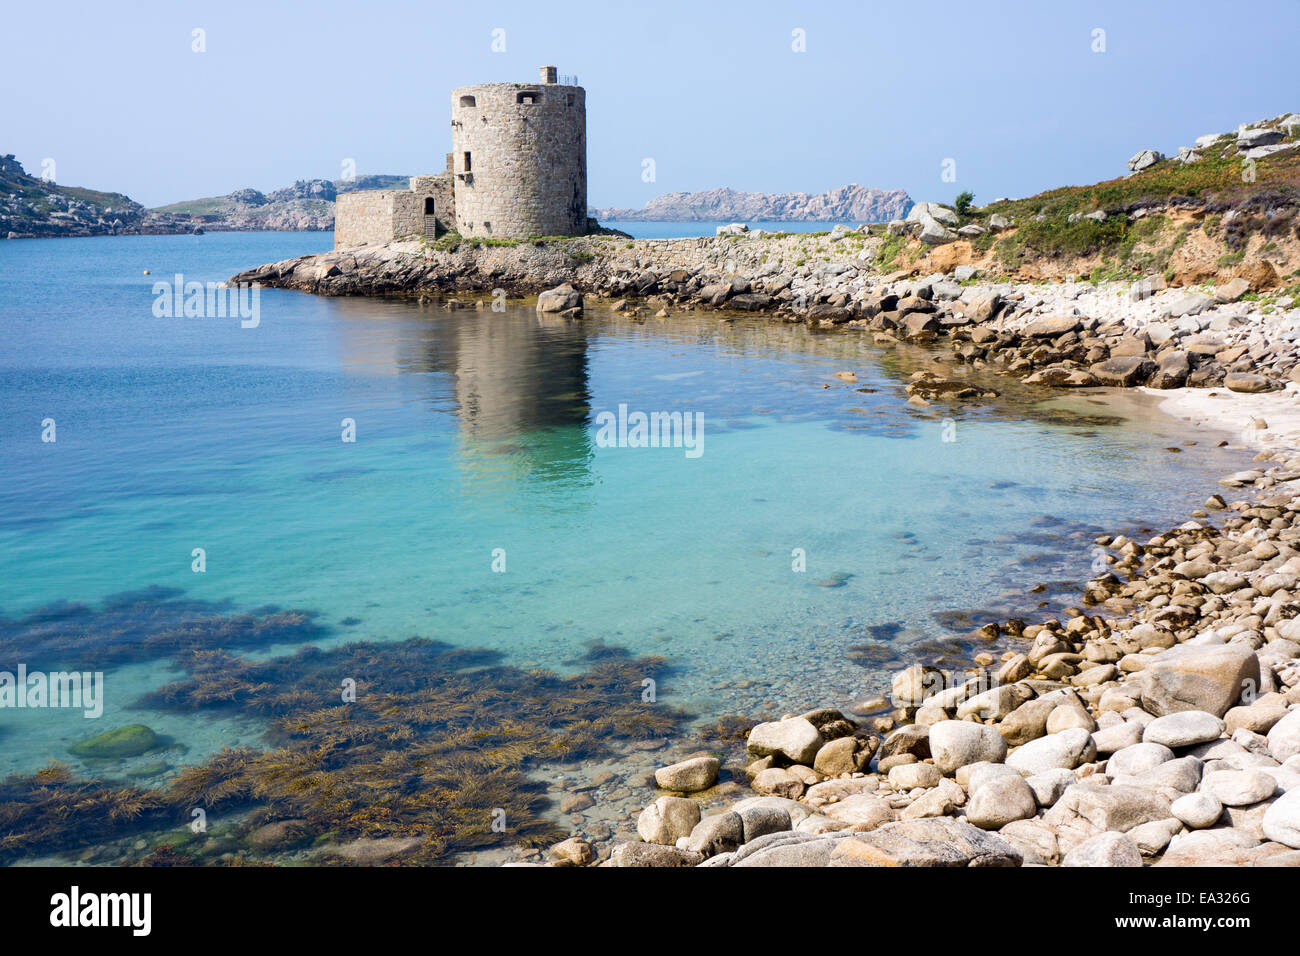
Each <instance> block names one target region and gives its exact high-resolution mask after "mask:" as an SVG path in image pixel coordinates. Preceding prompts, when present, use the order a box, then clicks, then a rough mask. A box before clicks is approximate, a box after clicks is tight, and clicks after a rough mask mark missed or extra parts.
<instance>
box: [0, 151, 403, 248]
mask: <svg viewBox="0 0 1300 956" xmlns="http://www.w3.org/2000/svg"><path fill="white" fill-rule="evenodd" d="M408 181H409V177H407V176H393V175H375V176H359V177H357V178H355V179H351V180H337V181H330V180H328V179H300V180H298V181H297V182H295V183H294V184H293V185H291V186H286V187H284V188H283V189H277V190H275V191H274V192H271V193H262V192H260V191H258V190H256V189H238V190H235V191H234V192H232V193H228V194H227V195H225V196H217V197H211V198H206V199H194V200H188V201H185V202H179V203H172V204H170V205H167V206H160V207H157V208H154V209H148V208H146V207H144V206H142V205H141V204H140V203H138V202H135V201H134V200H133V199H131V198H130V197H129V196H126V195H123V194H122V193H106V192H99V191H96V190H93V189H83V188H81V187H77V186H61V185H59V184H58V183H56V182H50V181H47V180H44V179H41V178H39V177H36V176H32V175H30V174H28V173H27V171H26V170H25V169H23V166H22V164H21V163H20V162H18V160H17V159H16V158H15V157H14V156H13V155H12V154H9V155H5V156H0V238H8V239H37V238H55V237H75V236H114V235H175V234H182V233H191V232H192V233H201V232H209V231H211V232H317V231H320V232H327V231H329V230H330V229H333V228H334V201H335V199H336V198H337V197H338V194H339V193H345V192H351V191H353V190H358V189H393V188H397V189H405V188H406V186H407V183H408Z"/></svg>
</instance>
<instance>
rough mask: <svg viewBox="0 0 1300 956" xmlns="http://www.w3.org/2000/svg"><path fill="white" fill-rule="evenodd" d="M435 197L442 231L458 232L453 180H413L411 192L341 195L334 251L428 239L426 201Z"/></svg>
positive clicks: (369, 191)
mask: <svg viewBox="0 0 1300 956" xmlns="http://www.w3.org/2000/svg"><path fill="white" fill-rule="evenodd" d="M428 196H432V197H433V200H434V218H435V220H436V221H437V223H438V229H439V231H441V232H446V231H449V230H452V229H455V228H456V200H455V196H454V192H453V190H452V185H451V177H450V176H448V175H447V174H446V173H442V174H439V175H437V176H412V177H411V188H410V189H409V190H401V189H364V190H358V191H356V192H349V193H340V194H339V197H338V200H337V201H336V202H335V204H334V248H335V249H347V248H351V247H353V246H364V245H373V244H376V243H385V242H392V241H393V240H394V239H404V238H406V237H408V236H423V235H424V200H425V198H426V197H428Z"/></svg>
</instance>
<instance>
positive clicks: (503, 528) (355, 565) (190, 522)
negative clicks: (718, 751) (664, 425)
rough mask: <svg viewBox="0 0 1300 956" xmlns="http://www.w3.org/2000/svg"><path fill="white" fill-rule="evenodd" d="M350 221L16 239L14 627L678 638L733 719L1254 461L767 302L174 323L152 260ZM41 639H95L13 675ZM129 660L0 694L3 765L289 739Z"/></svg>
mask: <svg viewBox="0 0 1300 956" xmlns="http://www.w3.org/2000/svg"><path fill="white" fill-rule="evenodd" d="M330 241H331V238H330V236H329V235H328V234H284V233H278V234H252V235H250V234H233V233H232V234H210V235H206V236H202V237H120V238H102V239H69V240H21V241H10V242H4V243H0V334H2V335H3V337H4V348H3V350H0V631H7V632H8V634H9V635H10V636H11V637H12V635H14V634H26V633H34V627H35V625H34V623H33V622H37V623H39V622H40V621H41V620H42V619H43V618H42V615H47V614H50V613H52V612H51V611H50V610H49V609H50V608H51V607H52V606H53V607H55V608H57V607H60V606H62V605H61V602H82V603H84V604H86V605H88V606H89V608H90V609H91V610H92V611H98V610H101V609H103V608H104V602H105V601H106V600H109V599H111V598H112V597H113V596H114V595H119V594H121V593H123V592H132V591H140V590H142V589H147V588H162V589H168V591H167V592H165V593H175V594H178V595H181V596H183V598H184V599H186V600H196V601H203V602H210V603H211V604H212V605H215V606H217V607H219V608H221V609H223V610H227V611H230V612H232V613H233V612H238V611H245V610H251V609H256V608H262V607H265V606H268V605H271V606H276V607H280V608H286V609H302V610H307V611H311V612H314V613H316V614H317V615H318V617H317V621H318V623H319V624H320V626H321V628H322V631H321V633H320V635H319V638H318V642H319V643H322V644H326V645H328V644H331V643H337V642H341V641H347V640H357V639H360V638H366V639H371V640H399V639H404V638H408V637H410V636H413V635H420V636H425V637H431V638H436V639H439V640H442V641H446V642H449V643H452V644H456V645H469V646H480V647H488V648H494V649H499V650H502V651H503V652H505V654H506V659H507V661H508V662H510V663H515V664H521V665H524V664H527V665H538V666H543V667H548V668H555V669H558V670H560V671H567V670H572V669H573V667H574V665H573V662H574V661H575V660H577V659H578V658H580V657H581V656H582V655H583V654H584V653H585V652H586V651H587V650H589V649H590V648H591V647H592V646H593V645H599V644H600V643H603V644H605V645H609V646H619V647H625V648H628V649H629V650H631V651H632V652H633V653H636V654H657V655H663V656H665V657H667V658H668V659H669V661H670V663H671V664H672V665H673V666H674V667H675V668H676V671H675V674H674V676H673V678H672V679H671V681H670V682H669V683H668V684H667V685H666V686H665V687H663V688H661V691H660V693H661V694H662V695H664V696H665V697H666V699H669V700H671V701H673V702H674V703H680V704H683V705H688V706H690V707H692V708H694V709H695V710H697V711H698V712H700V713H702V714H718V713H726V712H741V713H745V712H750V713H753V712H759V711H760V710H763V709H764V708H771V709H772V710H775V711H777V712H779V711H780V710H782V709H788V708H795V707H806V706H810V705H812V704H834V703H839V704H845V703H848V702H849V701H850V700H852V699H854V698H856V697H860V696H862V695H863V694H866V693H870V692H878V691H879V690H881V689H882V687H883V686H884V681H885V680H886V679H887V674H886V673H885V672H884V671H882V670H880V669H879V668H873V667H863V666H859V664H855V663H854V662H853V658H854V657H855V654H856V655H858V656H861V649H862V648H864V647H865V648H871V647H873V646H876V645H888V646H889V647H890V648H892V649H893V650H895V651H897V652H898V653H905V652H906V650H907V648H908V647H910V646H914V645H916V644H917V643H919V642H925V641H931V640H934V639H939V638H945V639H946V638H950V637H952V636H953V635H954V634H956V633H957V632H958V631H959V630H963V629H966V628H969V627H971V626H974V625H976V624H979V623H983V622H984V621H985V620H989V619H991V616H992V615H996V614H1011V613H1024V612H1028V611H1031V610H1032V608H1033V605H1032V603H1030V604H1027V603H1026V599H1025V597H1024V594H1025V590H1026V589H1027V588H1028V587H1029V586H1031V585H1032V584H1035V583H1037V582H1039V581H1045V580H1046V581H1059V582H1074V583H1076V584H1077V583H1078V582H1080V581H1082V580H1085V579H1086V578H1087V577H1088V566H1089V562H1090V558H1091V555H1090V554H1089V552H1088V547H1089V542H1090V539H1091V537H1092V536H1093V535H1094V534H1095V533H1097V532H1098V531H1100V530H1102V529H1111V528H1114V527H1130V526H1132V527H1140V526H1145V527H1162V526H1164V525H1166V524H1168V523H1170V522H1177V521H1182V520H1184V519H1185V516H1186V512H1187V509H1189V508H1190V507H1193V506H1194V503H1195V502H1198V501H1200V500H1202V499H1204V497H1205V496H1206V495H1207V494H1208V493H1210V492H1211V491H1213V490H1214V479H1215V478H1217V477H1218V476H1219V475H1221V474H1222V473H1224V471H1225V470H1231V469H1233V468H1235V467H1239V466H1240V462H1241V460H1242V458H1241V455H1240V453H1235V452H1231V451H1228V450H1223V449H1217V450H1216V449H1214V448H1213V447H1212V445H1213V443H1212V442H1209V441H1201V442H1200V443H1198V444H1196V445H1194V446H1191V445H1188V446H1183V452H1182V453H1179V454H1174V453H1171V452H1169V451H1167V450H1166V449H1167V448H1168V447H1169V446H1172V445H1177V444H1180V443H1181V441H1182V439H1183V438H1185V437H1186V436H1183V435H1179V434H1177V433H1176V432H1175V431H1174V430H1173V429H1172V428H1171V426H1170V425H1169V424H1168V423H1166V422H1164V421H1162V420H1160V419H1159V418H1156V417H1154V416H1152V415H1150V414H1138V415H1137V416H1136V417H1135V418H1132V419H1130V420H1128V421H1122V420H1120V419H1119V418H1117V417H1115V415H1114V413H1113V409H1112V408H1111V407H1110V406H1109V405H1107V404H1104V403H1102V401H1101V399H1099V398H1098V397H1097V396H1073V397H1071V398H1069V399H1065V400H1062V399H1053V398H1052V397H1051V396H1046V397H1045V396H1043V395H1041V394H1038V393H1034V394H1022V393H1018V392H1016V390H1015V388H1014V387H1013V386H1012V385H1011V384H1010V383H1006V382H1004V381H1003V380H1001V379H989V380H988V381H989V382H990V383H992V384H993V385H994V386H995V387H998V388H1002V389H1004V390H1005V391H1006V393H1007V394H1006V395H1005V396H1004V399H1002V400H1000V401H998V402H995V403H987V404H984V405H981V406H971V407H965V408H961V407H955V408H953V409H949V410H945V409H944V408H942V407H938V406H936V407H935V408H929V409H922V408H917V407H914V406H911V405H908V404H907V403H906V401H905V398H906V396H905V393H904V391H903V388H904V385H905V384H906V381H907V376H908V375H909V374H910V372H911V371H912V370H913V369H914V368H916V367H920V366H922V365H924V364H925V363H926V362H927V361H929V360H930V359H931V358H932V356H931V355H929V354H928V353H924V352H920V351H917V352H902V353H899V352H893V351H886V350H881V349H877V348H876V347H874V346H872V345H871V344H869V342H868V341H867V340H866V339H865V338H863V337H859V336H857V335H855V334H837V335H815V334H810V333H809V332H808V331H807V330H805V329H803V328H799V327H791V326H786V325H783V324H780V323H772V322H768V321H766V320H763V319H749V320H740V321H736V322H734V323H729V324H728V323H720V322H718V321H717V319H716V318H713V317H710V316H708V315H704V314H689V313H688V314H682V315H678V316H675V317H673V318H670V319H668V320H654V319H650V320H641V321H638V320H636V319H632V318H628V317H625V316H621V315H616V314H613V313H608V312H605V311H602V310H601V309H600V308H596V307H593V308H591V309H589V310H588V313H587V316H586V317H585V318H584V319H582V320H580V321H564V320H554V319H543V318H540V317H539V316H538V315H537V314H536V313H535V312H534V311H532V310H531V309H529V308H527V307H523V306H515V305H512V306H511V307H510V309H509V310H508V311H506V312H505V313H494V312H492V311H490V310H482V309H480V310H473V309H469V310H466V309H462V310H458V311H448V310H444V309H443V308H441V307H440V305H439V304H438V303H433V304H429V305H425V306H421V305H419V304H418V303H416V302H413V301H408V300H396V299H394V300H379V299H327V298H317V297H313V296H308V295H305V294H302V293H296V292H285V291H276V290H264V291H263V292H262V293H261V295H260V301H259V305H260V323H259V324H258V326H257V327H256V328H241V327H240V323H239V320H238V319H233V318H158V317H155V315H154V314H153V303H154V294H153V292H152V285H153V283H154V282H155V281H158V280H164V281H168V282H170V281H171V280H172V277H173V276H174V275H175V274H176V273H181V274H183V275H184V277H185V280H187V281H201V282H203V281H220V280H222V279H225V278H226V277H228V276H229V275H231V274H233V273H234V272H236V271H238V270H240V269H243V268H247V267H250V266H253V265H256V264H259V263H262V262H267V261H272V260H277V259H282V258H287V257H289V256H292V255H299V254H304V253H309V252H314V251H319V250H323V249H326V248H328V247H329V245H330ZM146 269H148V270H150V272H151V275H148V276H146V275H144V274H143V272H144V270H146ZM936 354H939V355H942V353H936ZM845 370H852V371H854V372H855V373H856V375H857V378H858V382H857V383H855V384H848V383H845V382H843V381H840V380H838V379H836V378H835V373H836V372H840V371H845ZM1048 399H1051V400H1050V401H1049V400H1048ZM620 404H624V405H627V406H628V408H629V409H631V410H641V411H646V412H652V411H664V412H673V411H681V412H686V413H700V414H702V415H703V421H704V444H703V454H702V455H701V456H700V457H698V458H690V457H688V456H687V455H686V454H685V453H684V450H683V449H681V448H630V447H622V448H619V447H614V448H606V447H600V446H599V445H598V444H597V442H596V439H595V426H594V424H593V422H594V419H595V416H596V415H597V414H598V413H599V412H601V411H605V410H611V411H614V410H617V408H618V406H619V405H620ZM46 419H53V420H54V422H55V423H56V437H57V440H56V441H55V442H52V443H50V442H43V441H42V440H41V439H42V432H43V425H42V423H43V421H44V420H46ZM344 419H352V420H353V421H354V422H355V429H356V440H355V442H344V441H343V440H341V436H342V433H343V430H344V428H343V424H342V423H343V420H344ZM945 438H949V439H953V440H945ZM196 548H201V549H203V551H204V552H205V555H206V571H205V572H203V573H195V571H193V570H192V561H193V557H192V554H193V551H194V549H196ZM800 555H802V557H803V561H804V562H805V564H806V570H804V571H796V570H794V565H795V564H796V563H797V562H798V560H799V557H800ZM502 557H503V558H504V567H505V570H504V572H499V571H495V570H494V561H496V563H497V566H498V567H499V566H500V561H501V559H502ZM160 593H162V592H160ZM1043 599H1045V600H1050V599H1051V595H1050V593H1049V594H1048V595H1046V596H1044V597H1043ZM42 609H44V610H42ZM963 610H965V611H968V612H970V617H969V618H962V619H958V620H957V621H956V622H954V621H953V620H952V619H951V618H950V617H949V616H948V615H947V614H946V612H951V611H963ZM90 620H92V621H94V620H95V618H94V617H93V615H92V617H91V618H90ZM92 626H93V625H92ZM293 649H294V648H292V647H289V646H275V647H272V648H270V649H263V648H259V649H258V650H257V651H256V653H255V656H258V655H264V654H266V653H287V652H289V651H292V650H293ZM21 650H22V649H21V648H19V652H20V653H21ZM19 663H24V664H26V666H27V667H28V668H29V670H35V669H42V668H43V669H46V670H53V669H56V668H57V667H59V666H62V665H64V664H65V663H66V661H62V660H46V659H26V658H24V659H23V660H12V661H0V669H10V670H12V669H13V668H15V667H16V666H17V664H19ZM103 670H105V672H106V695H107V699H106V704H105V714H104V716H103V717H102V718H100V719H99V720H98V721H90V720H87V719H85V718H84V717H82V716H81V715H80V714H79V713H74V712H70V711H49V710H46V711H16V710H0V741H2V742H3V747H0V771H13V770H31V769H34V768H36V767H38V766H40V765H42V764H43V763H44V762H45V761H46V759H48V758H55V759H60V760H68V759H70V758H69V757H68V755H67V753H66V750H67V747H68V746H69V745H70V744H72V743H74V742H76V741H78V740H80V739H82V738H84V737H86V736H88V735H89V733H91V732H97V731H98V730H102V729H106V728H108V727H111V726H117V725H119V724H122V723H127V722H137V721H140V722H145V723H148V724H149V725H150V726H152V727H154V728H155V729H156V730H158V731H159V732H160V733H163V734H166V735H168V736H169V737H171V738H172V739H175V740H177V741H180V742H182V743H183V744H184V745H185V746H186V747H188V752H187V754H186V757H185V759H186V760H188V761H196V760H199V759H200V758H202V757H203V756H205V755H207V754H210V753H212V752H213V751H215V750H217V749H219V748H220V747H222V746H224V745H227V744H236V743H250V744H251V743H255V742H256V740H257V737H258V734H259V733H260V731H261V728H260V727H259V726H258V725H256V724H255V723H249V722H246V721H241V720H236V719H233V718H231V719H213V718H210V717H203V718H202V719H200V718H195V717H187V716H184V715H178V714H174V713H161V712H158V713H154V712H149V711H144V712H142V711H140V710H138V709H135V710H132V709H129V708H128V705H130V704H132V703H133V702H135V701H136V700H137V699H138V698H139V697H140V695H141V693H142V692H143V691H145V690H148V689H151V688H154V687H157V686H159V685H160V684H162V683H164V682H165V681H166V680H167V679H168V678H169V677H172V676H174V673H173V672H171V671H169V670H168V669H167V668H166V666H165V665H163V664H159V663H157V662H153V661H147V660H138V661H137V660H131V659H130V657H129V655H128V656H127V658H126V659H125V660H121V661H119V660H114V661H111V662H109V663H108V664H106V665H105V666H104V667H103ZM91 724H95V725H96V726H95V727H94V728H92V729H88V726H89V725H91ZM74 763H75V761H74Z"/></svg>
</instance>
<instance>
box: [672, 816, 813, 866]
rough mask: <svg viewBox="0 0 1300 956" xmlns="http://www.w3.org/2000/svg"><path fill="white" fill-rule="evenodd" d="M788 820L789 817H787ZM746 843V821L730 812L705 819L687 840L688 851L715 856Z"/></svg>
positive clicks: (696, 826) (697, 825)
mask: <svg viewBox="0 0 1300 956" xmlns="http://www.w3.org/2000/svg"><path fill="white" fill-rule="evenodd" d="M786 819H787V820H788V819H789V817H788V816H787V818H786ZM744 842H745V821H744V818H743V817H741V815H740V814H739V813H736V812H734V811H730V810H728V811H727V812H726V813H715V814H713V815H712V816H708V817H704V818H703V819H702V820H700V822H699V823H697V824H696V825H695V828H694V829H693V830H691V835H690V836H689V837H688V838H687V840H686V849H687V850H690V851H691V852H692V853H702V854H704V855H705V856H714V855H716V854H718V853H730V852H731V851H732V850H735V849H737V848H739V847H740V846H741V844H743V843H744Z"/></svg>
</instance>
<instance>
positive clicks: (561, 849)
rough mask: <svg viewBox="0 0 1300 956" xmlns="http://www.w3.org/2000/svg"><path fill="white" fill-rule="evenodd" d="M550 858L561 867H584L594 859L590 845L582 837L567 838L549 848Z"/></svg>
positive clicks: (593, 852) (594, 855)
mask: <svg viewBox="0 0 1300 956" xmlns="http://www.w3.org/2000/svg"><path fill="white" fill-rule="evenodd" d="M551 856H552V857H553V858H554V859H555V861H556V862H557V863H560V864H561V865H563V866H586V865H587V864H588V863H590V862H591V861H592V860H594V859H595V858H596V854H595V851H593V850H592V848H591V844H590V843H588V842H587V841H586V840H584V839H583V838H582V837H569V839H567V840H561V841H560V842H559V843H557V844H555V846H553V847H551Z"/></svg>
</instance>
